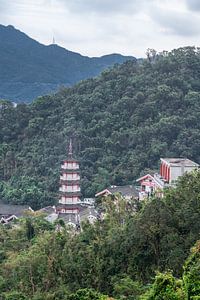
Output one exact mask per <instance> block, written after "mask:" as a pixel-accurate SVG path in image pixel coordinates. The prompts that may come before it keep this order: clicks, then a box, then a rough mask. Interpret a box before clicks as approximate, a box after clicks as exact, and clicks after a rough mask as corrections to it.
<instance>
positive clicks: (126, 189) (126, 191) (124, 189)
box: [95, 185, 139, 200]
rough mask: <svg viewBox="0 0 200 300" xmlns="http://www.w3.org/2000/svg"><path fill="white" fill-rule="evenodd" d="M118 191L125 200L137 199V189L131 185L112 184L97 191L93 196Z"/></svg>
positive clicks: (112, 193)
mask: <svg viewBox="0 0 200 300" xmlns="http://www.w3.org/2000/svg"><path fill="white" fill-rule="evenodd" d="M116 193H119V194H120V195H121V196H122V197H123V198H124V199H125V200H131V199H133V198H134V199H138V197H139V191H138V190H137V188H135V187H134V186H132V185H124V186H116V185H112V186H110V187H108V188H106V189H104V190H103V191H100V192H98V193H97V194H96V195H95V197H105V196H108V195H114V194H116Z"/></svg>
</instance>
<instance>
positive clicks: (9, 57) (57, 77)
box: [0, 25, 135, 102]
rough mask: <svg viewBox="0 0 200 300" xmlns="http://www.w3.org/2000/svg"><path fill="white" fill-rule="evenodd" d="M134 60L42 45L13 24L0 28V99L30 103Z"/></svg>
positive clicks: (127, 57) (128, 57)
mask: <svg viewBox="0 0 200 300" xmlns="http://www.w3.org/2000/svg"><path fill="white" fill-rule="evenodd" d="M134 59H135V58H134V57H131V56H123V55H121V54H117V53H113V54H107V55H103V56H101V57H91V58H90V57H88V56H83V55H81V54H79V53H77V52H72V51H70V50H67V49H65V48H63V47H60V46H58V45H56V44H51V45H43V44H41V43H39V42H37V41H36V40H34V39H32V38H30V37H29V36H28V35H26V34H25V33H23V32H21V31H19V30H17V29H15V28H14V27H13V26H12V25H8V26H4V25H0V68H1V70H2V72H1V73H0V82H1V83H0V98H4V99H9V100H12V101H16V102H20V101H25V102H29V101H31V100H33V99H34V98H35V97H37V96H40V95H43V94H47V93H51V92H54V91H56V90H57V89H58V88H59V86H62V85H64V86H71V85H73V84H75V83H77V82H78V81H81V80H83V79H87V78H91V77H95V76H97V75H98V74H99V73H101V72H102V71H103V70H104V69H106V68H108V67H111V66H113V65H114V64H115V63H123V62H124V61H126V60H134Z"/></svg>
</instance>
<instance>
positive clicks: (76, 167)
mask: <svg viewBox="0 0 200 300" xmlns="http://www.w3.org/2000/svg"><path fill="white" fill-rule="evenodd" d="M61 169H63V170H78V169H79V166H72V165H71V166H66V165H61Z"/></svg>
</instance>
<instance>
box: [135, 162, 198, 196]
mask: <svg viewBox="0 0 200 300" xmlns="http://www.w3.org/2000/svg"><path fill="white" fill-rule="evenodd" d="M160 160H161V165H160V174H158V173H155V174H146V175H145V176H142V177H140V178H138V179H137V180H136V182H138V183H139V185H140V193H139V199H140V200H142V199H144V198H146V197H149V196H150V195H152V194H155V193H156V194H157V195H158V196H162V195H163V189H164V188H166V187H169V186H173V185H175V184H176V180H177V179H178V178H179V177H180V176H183V175H184V174H185V173H186V172H191V171H193V170H195V169H197V168H198V167H199V165H198V164H197V163H195V162H193V161H192V160H190V159H188V158H161V159H160Z"/></svg>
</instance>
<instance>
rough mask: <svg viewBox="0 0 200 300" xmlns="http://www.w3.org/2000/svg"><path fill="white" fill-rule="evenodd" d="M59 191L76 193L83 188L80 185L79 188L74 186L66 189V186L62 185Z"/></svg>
mask: <svg viewBox="0 0 200 300" xmlns="http://www.w3.org/2000/svg"><path fill="white" fill-rule="evenodd" d="M59 191H60V192H63V193H76V192H80V191H81V188H80V187H78V188H76V189H75V188H74V189H72V188H69V187H68V188H67V189H64V188H62V187H60V188H59Z"/></svg>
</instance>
